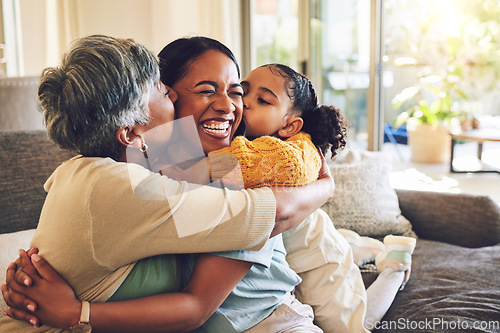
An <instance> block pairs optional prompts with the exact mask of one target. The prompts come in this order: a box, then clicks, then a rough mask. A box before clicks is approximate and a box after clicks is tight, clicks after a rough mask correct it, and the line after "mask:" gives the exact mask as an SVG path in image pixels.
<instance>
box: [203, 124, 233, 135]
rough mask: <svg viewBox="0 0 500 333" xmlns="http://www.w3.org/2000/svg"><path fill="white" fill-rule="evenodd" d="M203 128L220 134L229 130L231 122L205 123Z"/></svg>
mask: <svg viewBox="0 0 500 333" xmlns="http://www.w3.org/2000/svg"><path fill="white" fill-rule="evenodd" d="M203 128H204V129H206V130H207V131H208V132H212V133H217V134H220V133H224V132H226V131H227V129H228V128H229V123H219V124H210V125H205V124H204V125H203Z"/></svg>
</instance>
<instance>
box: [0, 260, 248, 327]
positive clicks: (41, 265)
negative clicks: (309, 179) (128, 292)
mask: <svg viewBox="0 0 500 333" xmlns="http://www.w3.org/2000/svg"><path fill="white" fill-rule="evenodd" d="M32 259H33V260H29V259H28V257H27V255H26V254H23V255H21V260H20V261H18V263H19V265H21V266H22V270H18V273H15V272H14V265H12V266H11V267H9V270H8V274H7V283H8V285H9V286H8V290H2V292H3V295H4V298H5V300H6V302H7V304H8V305H9V306H11V309H9V310H7V311H8V312H7V314H8V315H9V316H11V317H13V318H16V319H19V320H25V321H27V322H30V323H32V324H37V325H39V324H40V321H41V322H42V323H44V324H46V325H50V326H53V327H61V328H66V329H67V328H69V327H70V326H72V325H74V324H76V323H77V322H78V319H79V317H80V309H81V304H80V301H78V300H77V299H76V297H75V296H74V293H73V290H72V289H71V287H70V286H69V285H68V284H67V283H66V281H64V279H62V277H61V276H60V275H59V274H57V272H56V271H55V270H53V269H52V268H51V267H50V266H49V264H48V263H47V262H46V261H45V260H44V259H42V258H41V257H40V256H38V255H36V254H35V255H34V256H32ZM251 266H252V263H249V262H244V261H239V260H234V259H228V258H223V257H219V256H215V255H210V254H203V255H199V257H198V259H197V261H196V265H195V267H194V270H193V273H192V275H191V279H190V280H189V283H188V285H187V286H186V287H185V288H184V289H183V290H182V291H181V292H176V293H168V294H160V295H155V296H149V297H144V298H138V299H134V300H128V301H120V302H108V303H92V304H91V307H90V322H91V324H92V326H93V328H94V331H95V332H138V331H141V332H142V331H144V332H182V331H189V330H193V329H195V328H197V327H199V326H201V325H202V324H203V323H204V322H205V321H206V320H207V319H208V318H209V317H210V316H211V315H212V314H213V313H214V312H215V310H216V309H217V308H218V307H219V306H220V305H221V304H222V302H223V301H224V300H225V299H226V297H227V296H228V295H229V293H230V292H231V291H232V290H233V289H234V287H235V286H236V285H237V284H238V282H239V281H240V280H241V279H242V278H243V277H244V276H245V274H246V273H247V272H248V270H249V269H250V267H251ZM36 270H38V272H39V274H37V273H35V272H37V271H36ZM28 273H29V274H28ZM14 275H15V279H14ZM30 275H31V277H30V279H31V281H32V285H33V286H32V287H25V286H23V285H22V284H23V283H24V280H25V279H26V278H27V277H28V276H30ZM16 280H17V281H19V282H21V283H19V282H17V281H16ZM30 284H31V283H30ZM3 289H6V288H3ZM17 292H21V293H22V294H24V295H26V297H28V298H30V299H27V298H25V297H24V296H23V295H21V294H18V293H17ZM27 305H30V307H31V309H33V311H29V310H27V308H26V306H27Z"/></svg>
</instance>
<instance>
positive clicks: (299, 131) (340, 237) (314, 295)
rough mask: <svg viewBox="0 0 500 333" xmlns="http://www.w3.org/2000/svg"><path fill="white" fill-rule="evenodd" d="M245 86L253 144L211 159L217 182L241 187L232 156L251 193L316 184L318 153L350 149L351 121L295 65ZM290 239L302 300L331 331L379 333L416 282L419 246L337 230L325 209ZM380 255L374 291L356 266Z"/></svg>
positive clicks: (253, 77) (254, 77)
mask: <svg viewBox="0 0 500 333" xmlns="http://www.w3.org/2000/svg"><path fill="white" fill-rule="evenodd" d="M242 85H243V88H244V92H245V95H244V98H243V102H244V111H243V121H244V124H245V131H246V133H245V135H246V138H245V137H241V136H240V137H237V138H235V139H234V140H233V141H232V143H231V146H230V147H228V148H224V149H221V150H218V151H215V152H212V153H210V154H209V160H210V167H211V178H212V180H221V181H222V182H224V183H225V184H228V183H230V184H231V185H232V186H237V185H238V180H239V178H238V176H239V175H240V174H239V173H238V172H233V173H232V174H233V175H236V176H233V177H228V176H227V169H228V168H225V167H224V164H225V163H227V161H228V158H225V156H227V155H225V154H232V155H234V156H236V157H237V158H238V160H239V165H240V168H241V175H242V177H243V182H244V186H245V187H246V188H248V187H260V186H269V185H276V184H280V185H290V186H293V185H301V184H306V183H308V182H311V181H313V180H315V179H316V178H317V177H318V170H319V168H320V167H321V157H320V155H319V154H318V149H319V150H320V151H321V152H322V153H323V154H325V153H326V152H327V150H328V149H329V148H330V150H331V153H332V157H333V156H335V155H336V153H337V151H338V150H339V149H342V148H343V147H344V146H345V138H346V121H345V120H344V118H343V116H342V115H341V113H340V111H339V110H338V109H336V108H334V107H333V106H326V105H318V102H317V96H316V92H315V90H314V87H313V85H312V83H311V82H310V81H309V80H308V79H307V78H306V77H304V76H302V75H300V74H299V73H297V72H295V71H294V70H293V69H291V68H290V67H288V66H284V65H280V64H271V65H265V66H262V67H259V68H256V69H254V70H253V71H252V72H251V73H250V74H249V75H248V76H247V77H246V78H245V80H244V81H243V82H242ZM249 139H253V140H252V141H250V140H249ZM230 174H231V173H230ZM346 239H347V240H348V242H346ZM283 241H284V244H285V247H286V249H287V253H288V254H287V261H288V263H289V264H290V266H291V268H292V269H293V270H294V271H295V272H297V273H299V275H300V277H301V278H302V282H301V283H300V284H299V285H298V286H297V287H296V296H297V298H298V299H299V300H300V301H301V302H302V303H304V304H309V305H311V306H313V309H314V312H315V322H316V323H317V324H318V325H319V326H320V327H321V328H322V329H323V330H324V331H325V332H333V331H335V332H341V331H346V332H362V331H365V330H366V328H373V327H374V325H375V324H376V322H377V321H379V320H380V319H382V317H383V315H384V314H385V312H386V311H387V310H388V308H389V307H390V305H391V303H392V301H393V299H394V297H395V294H396V293H397V291H398V289H399V288H400V287H401V286H403V285H404V283H406V281H407V280H408V278H409V272H410V268H411V254H412V253H413V249H414V247H415V239H413V238H409V237H402V236H387V237H386V238H385V239H384V243H385V246H384V245H383V244H382V243H380V242H379V241H377V240H374V239H370V238H367V237H360V236H359V235H357V234H356V233H354V232H353V231H349V230H338V231H337V230H336V229H335V228H334V226H333V223H332V221H331V220H330V218H329V216H328V215H327V214H326V213H325V212H323V211H322V210H317V211H316V212H315V213H313V214H312V215H311V216H309V217H308V218H307V219H306V220H305V221H304V222H302V223H301V224H300V225H299V226H298V227H296V228H294V229H291V230H289V231H287V232H285V233H283ZM349 244H350V245H351V246H353V247H354V258H353V251H351V246H350V245H349ZM376 254H377V256H376V266H377V268H378V271H379V272H381V273H382V274H380V275H379V277H378V279H377V280H376V281H375V283H373V284H372V286H371V287H370V288H368V293H367V292H366V290H365V287H364V284H363V281H362V278H361V274H360V272H359V269H358V267H357V265H356V264H355V263H358V264H362V263H363V262H366V261H369V260H370V259H372V258H370V257H375V255H376Z"/></svg>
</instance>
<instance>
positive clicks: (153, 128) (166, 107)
mask: <svg viewBox="0 0 500 333" xmlns="http://www.w3.org/2000/svg"><path fill="white" fill-rule="evenodd" d="M175 101H177V93H176V92H175V91H174V90H172V89H171V88H170V87H168V86H166V85H164V84H163V83H161V82H159V83H158V84H157V85H156V87H154V88H153V89H152V90H151V92H150V94H149V102H148V108H149V114H150V121H149V123H147V124H146V125H138V127H139V128H141V129H142V130H141V132H143V133H144V134H143V135H144V137H145V139H146V142H147V143H148V145H151V144H153V143H156V144H158V145H160V146H161V145H164V144H165V143H166V142H167V141H168V140H169V139H170V136H171V134H172V121H173V120H174V116H175V111H174V103H175ZM163 125H166V126H163Z"/></svg>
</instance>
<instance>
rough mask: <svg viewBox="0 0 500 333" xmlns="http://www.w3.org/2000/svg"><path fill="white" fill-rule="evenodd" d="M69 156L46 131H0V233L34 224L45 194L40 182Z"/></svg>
mask: <svg viewBox="0 0 500 333" xmlns="http://www.w3.org/2000/svg"><path fill="white" fill-rule="evenodd" d="M71 156H72V154H70V153H68V152H66V151H63V150H62V149H60V148H59V147H57V146H56V145H55V144H53V143H52V142H50V141H49V139H48V138H47V135H46V134H45V131H0V160H1V161H2V163H0V197H1V198H2V200H0V233H8V232H14V231H19V230H25V229H31V228H35V227H36V226H37V224H38V218H39V216H40V211H41V209H42V205H43V202H44V200H45V195H46V193H45V190H44V189H43V184H44V183H45V181H46V180H47V178H49V176H50V175H51V174H52V172H53V171H54V170H55V169H56V168H57V166H58V165H59V164H60V163H61V162H62V161H64V160H66V159H69V158H70V157H71Z"/></svg>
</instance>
